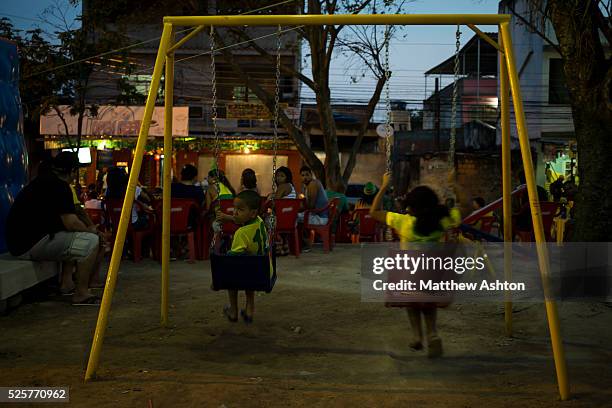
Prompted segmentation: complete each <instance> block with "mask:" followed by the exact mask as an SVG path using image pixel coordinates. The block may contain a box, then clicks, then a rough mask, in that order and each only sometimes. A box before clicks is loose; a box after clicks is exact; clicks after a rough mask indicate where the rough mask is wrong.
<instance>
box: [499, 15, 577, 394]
mask: <svg viewBox="0 0 612 408" xmlns="http://www.w3.org/2000/svg"><path fill="white" fill-rule="evenodd" d="M500 29H501V34H502V39H503V46H504V51H505V57H506V65H507V68H508V74H509V80H510V89H511V91H512V101H513V103H514V115H515V118H516V127H517V131H518V135H519V143H520V146H521V156H522V159H523V168H524V170H525V178H526V181H527V192H528V194H529V205H530V207H531V219H532V222H533V229H534V232H535V238H536V247H537V251H538V263H539V266H540V275H541V277H542V286H543V288H544V296H545V299H544V302H545V305H546V314H547V316H548V328H549V330H550V338H551V343H552V349H553V356H554V359H555V368H556V371H557V383H558V385H559V393H560V395H561V399H562V400H566V399H568V398H569V394H570V392H569V383H568V378H567V365H566V361H565V352H564V350H563V340H562V339H561V328H560V325H559V316H558V314H557V305H556V303H555V301H554V299H553V297H552V294H551V292H550V282H549V281H550V263H549V259H548V249H547V247H546V239H545V236H544V226H543V224H542V213H541V211H540V203H539V201H538V191H537V186H536V179H535V173H534V171H533V162H532V160H531V149H530V147H529V136H528V135H527V127H526V124H525V113H524V111H523V101H522V97H521V89H520V83H519V78H518V73H517V71H516V65H515V61H514V52H513V50H512V38H511V36H510V27H509V24H508V23H502V24H500Z"/></svg>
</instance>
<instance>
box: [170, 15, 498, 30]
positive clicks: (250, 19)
mask: <svg viewBox="0 0 612 408" xmlns="http://www.w3.org/2000/svg"><path fill="white" fill-rule="evenodd" d="M509 21H510V15H509V14H300V15H265V16H262V15H258V16H246V15H239V16H167V17H164V23H172V24H174V25H175V26H202V25H203V26H211V25H212V26H224V27H228V26H245V25H247V26H278V25H284V26H288V25H296V26H298V25H346V24H348V25H387V24H402V25H457V24H461V25H467V24H479V25H497V24H501V23H503V22H509Z"/></svg>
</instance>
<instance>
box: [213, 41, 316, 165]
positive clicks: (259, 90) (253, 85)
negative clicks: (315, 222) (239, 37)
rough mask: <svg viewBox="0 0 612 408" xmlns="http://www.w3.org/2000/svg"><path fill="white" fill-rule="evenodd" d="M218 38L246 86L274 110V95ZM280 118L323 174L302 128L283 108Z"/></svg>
mask: <svg viewBox="0 0 612 408" xmlns="http://www.w3.org/2000/svg"><path fill="white" fill-rule="evenodd" d="M216 38H217V41H218V42H219V49H220V51H221V53H222V54H223V57H224V59H225V60H226V61H227V63H228V64H229V65H230V66H231V67H232V70H233V71H234V72H235V73H236V74H237V75H238V76H240V77H241V78H242V79H243V80H244V82H245V83H246V86H247V87H248V88H249V89H250V90H251V91H253V93H255V95H257V98H259V100H260V101H262V103H263V104H264V105H265V106H266V107H267V108H268V110H269V111H270V112H274V108H275V101H274V96H272V95H271V94H270V93H268V92H266V90H265V89H263V87H261V85H259V83H258V82H257V81H255V80H253V78H251V76H250V75H249V74H248V73H247V72H245V71H244V69H242V67H241V66H240V64H238V63H237V62H236V60H235V59H234V56H233V55H232V52H231V51H230V50H229V49H227V48H226V47H225V44H224V42H223V39H222V38H221V37H220V36H216ZM278 118H279V121H280V123H281V124H282V126H283V127H284V128H285V129H286V130H287V133H288V134H289V136H291V138H292V139H293V141H294V143H295V145H296V146H297V148H298V151H299V152H300V154H301V155H302V157H303V158H304V160H305V161H306V163H308V165H309V166H310V167H311V168H312V169H313V170H314V171H315V172H316V173H317V174H323V173H324V172H325V169H324V167H323V163H321V160H319V158H318V157H317V156H316V155H315V154H314V152H313V151H312V149H310V146H308V144H307V143H306V139H305V138H304V134H303V133H302V130H301V129H300V128H298V127H297V126H295V124H293V122H292V121H291V119H289V118H288V117H287V115H286V114H285V112H283V111H282V110H281V109H279V111H278Z"/></svg>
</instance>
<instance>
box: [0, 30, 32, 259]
mask: <svg viewBox="0 0 612 408" xmlns="http://www.w3.org/2000/svg"><path fill="white" fill-rule="evenodd" d="M27 168H28V154H27V151H26V146H25V141H24V138H23V116H22V111H21V99H20V97H19V56H18V54H17V46H16V45H15V44H14V43H12V42H9V41H6V40H3V39H0V253H3V252H6V237H5V234H6V232H5V231H6V216H7V214H8V211H9V208H10V207H11V204H12V203H13V200H14V197H15V196H16V195H17V193H18V192H19V191H20V190H21V189H22V188H23V186H24V185H25V183H26V181H27Z"/></svg>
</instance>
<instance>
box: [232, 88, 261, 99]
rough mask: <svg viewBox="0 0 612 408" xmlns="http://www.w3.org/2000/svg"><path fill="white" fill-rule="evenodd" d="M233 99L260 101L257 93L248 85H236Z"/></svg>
mask: <svg viewBox="0 0 612 408" xmlns="http://www.w3.org/2000/svg"><path fill="white" fill-rule="evenodd" d="M232 99H233V100H234V101H236V102H252V103H256V102H258V101H259V99H258V98H257V95H255V94H254V93H253V91H251V90H250V89H248V88H247V87H246V86H235V87H234V89H233V93H232Z"/></svg>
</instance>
